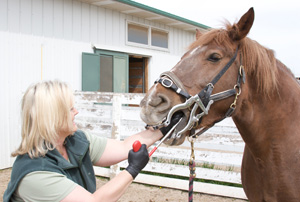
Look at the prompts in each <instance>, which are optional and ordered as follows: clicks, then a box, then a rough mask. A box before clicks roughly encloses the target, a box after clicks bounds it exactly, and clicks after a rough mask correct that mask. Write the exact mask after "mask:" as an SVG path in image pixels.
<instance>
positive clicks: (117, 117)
mask: <svg viewBox="0 0 300 202" xmlns="http://www.w3.org/2000/svg"><path fill="white" fill-rule="evenodd" d="M121 99H122V97H121V94H114V95H113V99H112V101H113V102H112V130H111V138H112V139H116V140H120V130H121V110H122V103H121ZM119 172H120V166H119V164H116V165H112V166H110V176H109V177H110V179H112V178H114V177H115V176H116V175H117V174H118V173H119Z"/></svg>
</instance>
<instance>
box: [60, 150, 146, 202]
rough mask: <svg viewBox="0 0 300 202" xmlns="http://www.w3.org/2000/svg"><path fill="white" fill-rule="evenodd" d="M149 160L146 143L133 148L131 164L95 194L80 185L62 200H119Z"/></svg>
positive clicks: (65, 201)
mask: <svg viewBox="0 0 300 202" xmlns="http://www.w3.org/2000/svg"><path fill="white" fill-rule="evenodd" d="M148 161H149V154H148V151H147V148H146V145H145V144H143V145H142V146H141V148H140V149H139V150H138V151H136V152H134V151H133V150H132V149H131V150H130V152H129V154H128V163H129V165H128V166H127V168H126V169H125V170H123V171H122V172H121V173H119V174H118V175H117V176H116V177H114V178H113V179H112V180H110V181H109V182H108V183H107V184H105V185H104V186H102V187H101V188H99V189H98V190H97V191H95V192H94V193H93V194H91V193H89V192H88V191H86V190H85V189H83V188H82V187H80V186H77V187H76V188H75V189H74V190H73V191H72V192H71V193H70V194H68V195H67V196H66V197H65V198H64V199H63V200H62V202H77V201H86V202H94V201H105V202H107V201H117V200H118V199H119V198H120V197H121V196H122V195H123V193H124V192H125V190H126V189H127V188H128V186H129V185H130V184H131V182H132V180H133V179H134V178H135V177H136V176H137V175H138V174H139V173H140V171H141V170H142V169H143V168H144V167H145V166H146V164H147V163H148Z"/></svg>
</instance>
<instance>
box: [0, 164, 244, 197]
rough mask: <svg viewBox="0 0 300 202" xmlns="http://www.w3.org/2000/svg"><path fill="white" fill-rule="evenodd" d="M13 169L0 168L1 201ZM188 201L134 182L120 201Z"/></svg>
mask: <svg viewBox="0 0 300 202" xmlns="http://www.w3.org/2000/svg"><path fill="white" fill-rule="evenodd" d="M10 172H11V169H4V170H0V182H1V183H0V195H1V198H0V201H1V202H2V201H3V193H4V191H5V189H6V186H7V184H8V182H9V179H10ZM106 182H107V179H104V178H97V187H100V186H102V185H103V184H105V183H106ZM165 201H168V202H186V201H188V193H187V192H185V191H180V190H175V189H167V188H161V187H156V186H148V185H142V184H137V183H133V184H131V185H130V187H129V188H128V190H127V191H126V193H125V194H124V195H123V196H122V197H121V199H120V200H119V201H118V202H165ZM194 201H195V202H232V201H234V202H245V200H239V199H233V198H225V197H217V196H211V195H206V194H199V193H194Z"/></svg>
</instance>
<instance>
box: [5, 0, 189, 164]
mask: <svg viewBox="0 0 300 202" xmlns="http://www.w3.org/2000/svg"><path fill="white" fill-rule="evenodd" d="M126 20H130V21H133V22H138V23H144V24H146V25H149V26H154V27H157V28H162V29H165V30H167V31H169V33H170V51H169V52H166V51H160V50H152V49H144V48H140V47H134V46H128V45H126V37H125V36H126V33H125V32H126ZM193 40H194V34H193V33H191V32H187V31H183V30H179V29H175V28H172V27H169V26H166V25H164V24H159V23H153V22H151V21H148V20H145V19H141V18H136V17H133V16H130V15H126V14H124V13H119V12H117V11H113V10H109V9H104V8H101V7H97V6H94V5H90V4H87V3H82V2H80V1H73V0H0V44H1V46H0V69H1V73H0V84H1V95H2V96H1V99H0V111H1V116H0V132H1V141H0V148H1V157H0V169H1V168H5V167H9V166H11V164H12V162H13V159H11V158H10V157H9V156H10V153H11V151H13V150H15V149H16V148H17V146H18V145H19V143H20V118H19V117H20V103H21V97H22V94H23V93H24V91H25V90H26V88H27V87H28V86H29V85H30V84H32V83H34V82H37V81H40V80H48V79H60V80H63V81H66V82H68V83H69V84H70V85H71V86H72V87H73V89H74V90H81V53H82V52H93V50H92V44H97V47H99V48H102V49H108V50H115V51H120V52H127V53H134V54H141V55H145V56H147V57H149V58H150V64H149V69H150V72H149V82H150V85H151V84H152V83H153V81H154V80H155V79H156V78H157V76H158V75H159V74H160V73H161V72H162V71H166V70H169V69H171V67H172V66H173V65H175V64H176V62H177V61H178V60H179V58H180V56H181V55H182V54H183V53H184V52H185V48H186V46H187V45H188V44H190V43H191V42H192V41H193Z"/></svg>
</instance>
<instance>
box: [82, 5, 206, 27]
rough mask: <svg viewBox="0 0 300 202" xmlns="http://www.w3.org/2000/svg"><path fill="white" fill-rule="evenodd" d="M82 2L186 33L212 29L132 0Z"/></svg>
mask: <svg viewBox="0 0 300 202" xmlns="http://www.w3.org/2000/svg"><path fill="white" fill-rule="evenodd" d="M81 1H82V2H86V3H89V4H92V5H96V6H99V7H103V8H107V9H111V10H115V11H119V12H120V13H124V14H128V15H132V16H135V17H138V18H143V19H146V20H149V21H153V22H158V23H162V24H165V25H167V26H170V27H174V28H178V29H182V30H186V31H192V32H194V31H195V30H196V29H199V30H200V31H206V30H207V29H210V27H208V26H206V25H203V24H200V23H197V22H194V21H191V20H188V19H185V18H182V17H179V16H176V15H173V14H171V13H168V12H165V11H162V10H159V9H156V8H153V7H150V6H146V5H144V4H141V3H138V2H135V1H131V0H81Z"/></svg>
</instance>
